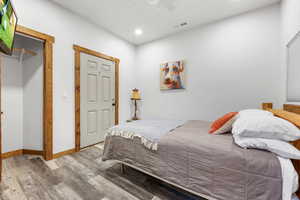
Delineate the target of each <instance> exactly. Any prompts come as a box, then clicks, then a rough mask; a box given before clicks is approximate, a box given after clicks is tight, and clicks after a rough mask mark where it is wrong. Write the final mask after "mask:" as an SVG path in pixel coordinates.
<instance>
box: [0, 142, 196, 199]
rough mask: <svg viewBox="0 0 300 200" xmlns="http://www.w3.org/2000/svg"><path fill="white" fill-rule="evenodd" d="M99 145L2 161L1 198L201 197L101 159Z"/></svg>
mask: <svg viewBox="0 0 300 200" xmlns="http://www.w3.org/2000/svg"><path fill="white" fill-rule="evenodd" d="M101 148H102V146H101V145H97V146H94V147H90V148H87V149H85V150H83V151H81V152H78V153H74V154H72V155H67V156H64V157H61V158H58V159H55V160H52V161H47V162H46V161H44V160H43V159H42V158H41V157H38V156H28V155H24V156H17V157H13V158H8V159H5V160H3V180H2V183H1V184H0V198H1V199H2V200H23V199H30V200H44V199H45V200H48V199H55V200H58V199H64V200H65V199H66V200H77V199H78V200H79V199H84V200H139V199H140V200H160V199H161V200H196V199H201V198H198V197H195V196H192V195H189V194H187V193H184V192H182V191H180V190H179V189H174V188H173V187H171V186H168V185H166V184H162V183H161V182H159V181H157V180H155V179H153V178H151V177H149V176H147V175H144V174H142V173H140V172H138V171H136V170H133V169H131V168H128V167H126V169H125V174H122V173H121V170H120V164H118V163H116V162H113V161H106V162H102V160H101V155H102V149H101Z"/></svg>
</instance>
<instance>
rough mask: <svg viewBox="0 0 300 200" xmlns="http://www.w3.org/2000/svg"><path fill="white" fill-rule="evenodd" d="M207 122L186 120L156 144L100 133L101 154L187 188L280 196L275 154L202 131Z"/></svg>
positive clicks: (219, 194) (241, 198) (221, 194)
mask: <svg viewBox="0 0 300 200" xmlns="http://www.w3.org/2000/svg"><path fill="white" fill-rule="evenodd" d="M209 126H210V122H206V121H188V122H187V123H186V124H184V125H183V126H181V127H179V128H177V129H175V130H173V131H172V132H170V133H168V134H166V135H164V136H163V137H162V138H161V139H160V141H159V142H158V150H157V151H151V150H149V149H147V148H145V147H144V146H143V145H142V144H141V141H140V139H139V138H135V139H133V140H131V139H126V138H122V137H119V136H110V137H106V140H105V146H104V152H103V158H102V159H103V160H104V161H105V160H118V161H121V162H124V163H128V164H129V165H132V166H134V167H136V168H139V169H141V170H143V171H145V172H147V173H150V174H153V175H155V176H158V177H160V178H161V179H164V180H166V181H168V182H171V183H173V184H176V185H178V186H180V187H183V188H186V189H187V190H191V191H194V192H195V193H198V194H203V195H205V196H208V197H211V198H214V199H219V200H269V199H270V200H271V199H272V200H281V198H282V174H281V166H280V163H279V160H278V159H277V157H276V155H274V154H272V153H270V152H267V151H262V150H255V149H242V148H240V147H238V146H237V145H235V144H234V142H233V139H232V136H231V134H225V135H211V134H208V129H209Z"/></svg>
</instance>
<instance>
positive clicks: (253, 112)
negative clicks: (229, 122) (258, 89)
mask: <svg viewBox="0 0 300 200" xmlns="http://www.w3.org/2000/svg"><path fill="white" fill-rule="evenodd" d="M249 116H274V115H273V113H271V112H269V111H266V110H259V109H246V110H241V111H240V112H239V117H249Z"/></svg>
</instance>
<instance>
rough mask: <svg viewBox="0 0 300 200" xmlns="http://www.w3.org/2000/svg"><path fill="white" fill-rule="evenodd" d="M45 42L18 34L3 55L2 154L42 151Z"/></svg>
mask: <svg viewBox="0 0 300 200" xmlns="http://www.w3.org/2000/svg"><path fill="white" fill-rule="evenodd" d="M43 45H44V44H43V41H39V40H36V39H33V38H29V37H27V36H23V35H16V38H15V42H14V50H13V53H12V55H11V56H6V55H1V57H2V66H1V80H2V89H1V95H2V101H1V109H2V112H3V114H2V153H7V152H12V151H18V150H20V151H21V152H22V151H23V150H32V151H37V152H39V151H40V152H42V151H43V59H44V56H43Z"/></svg>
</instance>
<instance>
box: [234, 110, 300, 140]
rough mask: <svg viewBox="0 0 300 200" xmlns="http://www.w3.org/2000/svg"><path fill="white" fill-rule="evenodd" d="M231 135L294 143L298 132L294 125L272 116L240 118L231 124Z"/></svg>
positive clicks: (299, 137) (298, 137)
mask: <svg viewBox="0 0 300 200" xmlns="http://www.w3.org/2000/svg"><path fill="white" fill-rule="evenodd" d="M232 134H233V135H237V136H240V137H252V138H266V139H278V140H283V141H295V140H299V139H300V130H299V128H298V127H296V126H295V125H294V124H292V123H290V122H288V121H286V120H284V119H281V118H278V117H274V116H267V115H266V116H255V117H253V116H244V117H243V116H242V117H239V118H238V119H237V120H236V121H235V122H234V124H233V128H232Z"/></svg>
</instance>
